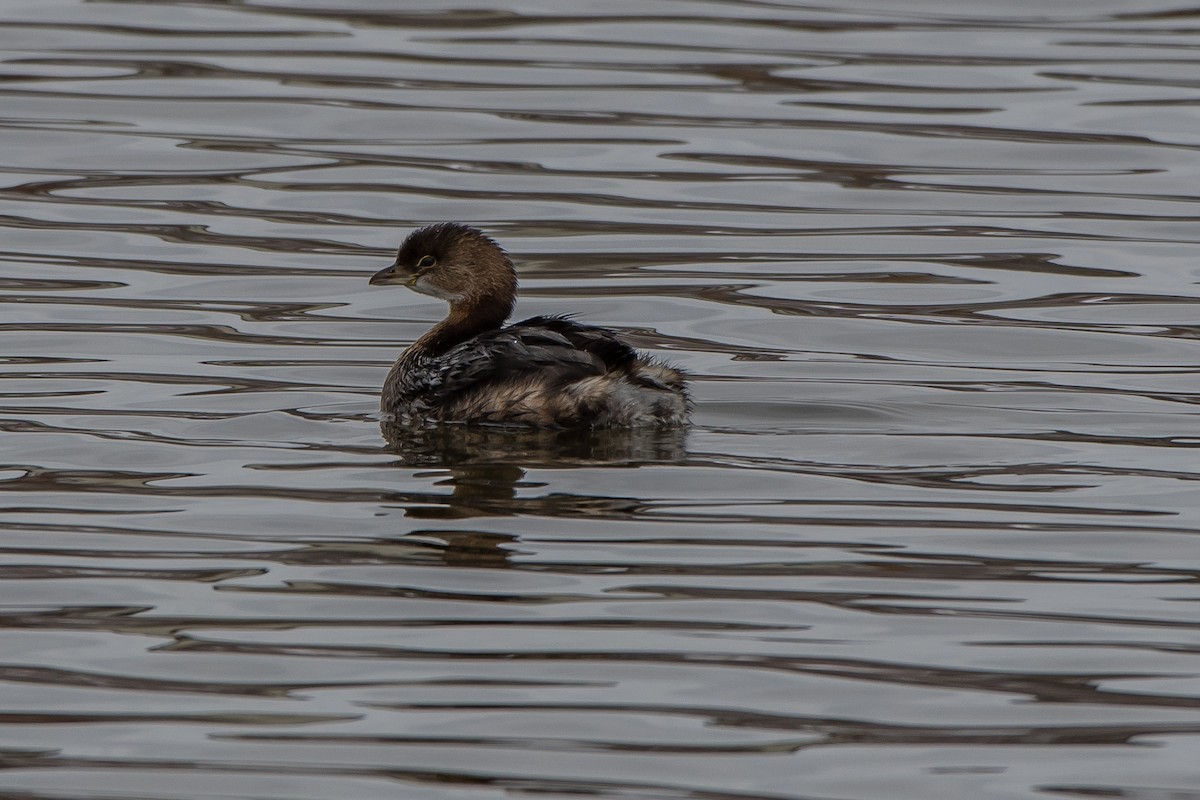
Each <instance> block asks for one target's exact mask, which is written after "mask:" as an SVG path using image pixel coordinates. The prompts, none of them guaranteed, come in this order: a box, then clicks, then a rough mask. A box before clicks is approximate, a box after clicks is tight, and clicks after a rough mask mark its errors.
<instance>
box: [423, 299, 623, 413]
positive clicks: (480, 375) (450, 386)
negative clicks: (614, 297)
mask: <svg viewBox="0 0 1200 800" xmlns="http://www.w3.org/2000/svg"><path fill="white" fill-rule="evenodd" d="M636 358H637V353H636V352H635V351H634V350H633V348H632V347H630V346H629V345H627V344H625V343H624V342H622V341H621V340H620V339H619V338H617V335H616V334H615V333H613V332H612V331H608V330H605V329H603V328H596V327H593V326H590V325H582V324H580V323H578V322H574V321H572V320H570V319H567V318H565V317H557V316H554V317H532V318H530V319H527V320H524V321H522V322H518V323H516V324H514V325H510V326H509V327H507V328H502V329H500V330H497V331H489V332H487V333H483V334H480V335H478V336H475V337H474V338H472V339H470V340H468V341H466V342H463V343H462V344H459V345H456V346H454V347H452V348H450V349H449V350H448V351H446V352H445V353H443V354H441V355H440V356H438V357H437V358H436V362H435V363H436V367H435V370H434V371H435V372H436V375H437V377H436V378H435V379H433V380H431V381H430V383H429V385H428V386H426V387H421V389H422V390H423V391H422V394H423V395H424V399H425V401H426V402H427V403H428V405H429V406H430V407H432V408H437V407H439V406H448V405H449V404H450V403H451V402H453V401H454V400H455V399H456V398H457V397H459V396H461V395H462V394H463V393H465V392H472V393H476V392H484V391H486V389H487V386H488V385H495V384H499V383H510V382H513V381H516V380H520V379H521V378H522V377H527V376H532V375H535V374H536V376H537V379H538V381H539V382H542V383H547V384H552V385H553V384H558V385H566V384H568V383H572V382H574V381H577V380H580V379H582V378H586V377H588V376H593V375H603V374H604V373H606V372H609V371H611V370H614V369H620V368H622V367H625V366H628V365H630V364H632V363H633V362H634V360H635V359H636ZM414 388H416V387H414Z"/></svg>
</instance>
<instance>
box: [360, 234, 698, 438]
mask: <svg viewBox="0 0 1200 800" xmlns="http://www.w3.org/2000/svg"><path fill="white" fill-rule="evenodd" d="M371 284H372V285H375V286H380V285H390V284H400V285H403V286H407V287H408V288H410V289H413V290H414V291H417V292H420V293H422V294H427V295H430V296H432V297H437V298H440V299H442V300H445V301H446V302H447V303H449V305H450V311H449V314H447V316H446V318H445V319H443V320H442V321H441V322H439V323H438V324H436V325H434V326H433V327H432V328H431V329H430V330H429V331H427V332H426V333H425V334H424V335H423V336H421V337H420V338H419V339H417V340H416V341H415V342H414V343H413V344H412V345H410V346H409V347H408V349H406V350H405V351H404V352H403V353H402V354H401V355H400V357H399V359H397V361H396V363H395V364H394V365H393V366H392V369H391V371H390V372H389V373H388V376H387V378H386V379H385V381H384V384H383V392H382V396H381V398H380V407H381V409H382V411H383V412H384V414H385V415H391V416H392V417H393V418H394V419H395V420H396V421H399V422H402V423H406V424H430V423H443V422H452V423H467V424H496V425H519V426H524V427H532V428H588V427H590V428H636V427H654V428H670V427H678V426H682V425H685V424H686V423H687V420H688V414H689V412H690V409H691V402H690V401H689V399H688V393H687V387H686V384H685V381H684V377H683V374H682V373H681V372H680V371H679V370H677V369H675V368H674V367H671V366H669V365H667V364H664V363H662V362H659V361H657V360H655V359H652V358H649V357H647V356H644V355H642V354H640V353H638V352H637V351H636V350H634V349H633V348H632V347H630V346H629V345H628V344H626V343H625V342H624V341H622V340H621V338H620V337H619V336H618V335H617V334H616V333H614V332H613V331H610V330H608V329H606V328H599V327H594V326H591V325H584V324H582V323H579V322H575V321H574V320H572V319H570V318H568V317H567V316H539V317H531V318H530V319H527V320H524V321H522V322H517V323H514V324H512V325H508V326H505V325H504V322H505V321H506V320H507V319H508V317H509V315H510V314H511V313H512V308H513V303H514V302H515V300H516V294H517V274H516V270H515V269H514V268H513V263H512V260H511V259H510V258H509V257H508V254H507V253H505V251H504V249H503V248H501V247H500V245H498V244H497V243H496V242H495V241H493V240H492V239H491V238H489V237H488V236H487V235H485V234H484V233H483V232H482V231H480V230H478V229H477V228H472V227H470V226H468V225H463V224H460V223H457V222H441V223H438V224H435V225H429V226H426V227H424V228H420V229H418V230H415V231H413V232H412V233H410V234H409V235H408V237H407V238H406V239H405V240H404V242H403V243H402V244H401V245H400V249H399V251H398V253H397V255H396V260H395V262H394V263H393V264H392V265H391V266H389V267H386V268H384V269H382V270H380V271H379V272H377V273H375V275H374V276H372V277H371Z"/></svg>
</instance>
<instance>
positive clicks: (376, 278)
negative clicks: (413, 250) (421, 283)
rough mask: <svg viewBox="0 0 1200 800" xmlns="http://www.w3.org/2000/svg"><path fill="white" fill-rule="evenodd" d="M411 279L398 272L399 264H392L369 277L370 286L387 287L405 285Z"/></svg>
mask: <svg viewBox="0 0 1200 800" xmlns="http://www.w3.org/2000/svg"><path fill="white" fill-rule="evenodd" d="M410 277H412V276H410V275H407V274H405V273H404V272H402V271H401V270H400V265H399V264H392V265H391V266H390V267H384V268H383V269H381V270H379V272H376V273H375V274H374V275H372V276H371V285H372V286H387V285H389V284H394V283H407V282H408V279H409V278H410Z"/></svg>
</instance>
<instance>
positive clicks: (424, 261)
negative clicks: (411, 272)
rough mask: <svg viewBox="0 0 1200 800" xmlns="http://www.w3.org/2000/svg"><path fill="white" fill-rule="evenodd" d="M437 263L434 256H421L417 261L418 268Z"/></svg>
mask: <svg viewBox="0 0 1200 800" xmlns="http://www.w3.org/2000/svg"><path fill="white" fill-rule="evenodd" d="M436 263H437V259H436V258H434V257H433V256H421V260H420V261H418V262H417V269H427V268H429V267H432V266H433V265H434V264H436Z"/></svg>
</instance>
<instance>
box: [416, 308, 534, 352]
mask: <svg viewBox="0 0 1200 800" xmlns="http://www.w3.org/2000/svg"><path fill="white" fill-rule="evenodd" d="M512 304H513V301H512V299H511V298H510V299H509V300H508V301H507V302H503V301H501V302H497V301H496V299H495V298H493V299H491V300H490V301H488V302H479V301H478V300H476V299H474V298H466V299H464V300H459V301H455V302H452V303H450V313H449V314H447V315H446V318H445V319H444V320H442V321H441V322H439V323H438V324H437V325H434V326H433V327H432V328H430V329H429V330H428V331H426V332H425V335H424V336H422V337H421V338H420V339H417V340H416V341H415V342H413V343H412V346H411V347H409V348H408V349H407V350H406V351H404V358H406V359H411V358H416V357H418V356H421V355H431V356H436V355H440V354H442V353H444V352H446V351H447V350H449V349H450V348H452V347H454V346H455V345H458V344H462V343H463V342H465V341H467V340H468V339H470V338H472V337H474V336H478V335H479V334H481V333H486V332H487V331H494V330H497V329H498V328H500V326H502V325H503V324H504V321H505V320H506V319H508V315H509V314H510V313H512Z"/></svg>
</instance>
